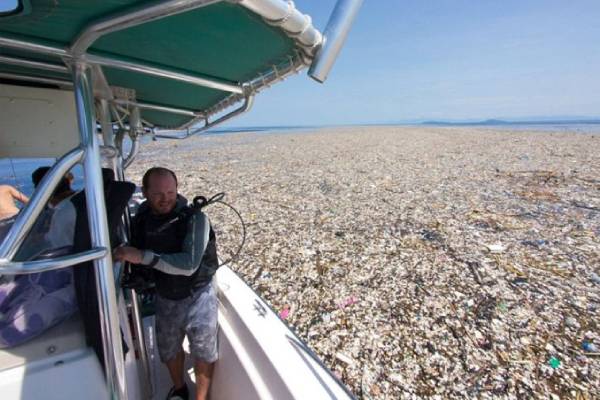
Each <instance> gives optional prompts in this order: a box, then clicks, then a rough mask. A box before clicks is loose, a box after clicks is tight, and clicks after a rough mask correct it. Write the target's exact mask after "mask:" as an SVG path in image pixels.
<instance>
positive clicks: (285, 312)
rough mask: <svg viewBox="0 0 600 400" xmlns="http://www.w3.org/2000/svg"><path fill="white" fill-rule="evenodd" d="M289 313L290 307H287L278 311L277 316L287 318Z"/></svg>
mask: <svg viewBox="0 0 600 400" xmlns="http://www.w3.org/2000/svg"><path fill="white" fill-rule="evenodd" d="M289 315H290V309H289V308H287V307H286V308H284V309H283V310H281V311H280V312H279V317H280V318H281V319H287V317H289Z"/></svg>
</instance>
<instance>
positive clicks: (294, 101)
mask: <svg viewBox="0 0 600 400" xmlns="http://www.w3.org/2000/svg"><path fill="white" fill-rule="evenodd" d="M295 4H296V8H298V9H299V10H300V11H302V12H304V13H307V14H309V15H311V17H312V18H313V24H314V25H315V26H316V27H317V28H318V29H319V30H320V31H323V30H324V28H325V26H326V24H327V21H328V18H329V14H330V12H331V10H333V8H334V5H335V1H334V0H296V1H295ZM599 16H600V1H597V0H573V1H564V0H556V1H555V0H535V1H534V0H520V1H516V0H503V1H496V0H469V1H467V0H428V1H418V0H410V1H409V0H407V1H400V0H365V1H364V3H363V5H362V8H361V10H360V12H359V14H358V17H357V19H356V21H355V24H354V26H353V28H352V31H351V32H350V34H349V35H348V39H347V41H346V44H345V46H344V49H343V50H342V52H341V53H340V56H339V58H338V60H337V62H336V64H335V65H334V67H333V69H332V71H331V73H330V74H329V78H328V80H327V81H326V82H325V84H319V83H317V82H315V81H313V80H312V79H310V78H309V77H308V76H307V74H306V70H304V71H303V72H301V73H300V74H299V75H296V76H294V77H293V78H290V79H288V80H286V81H284V82H282V83H279V84H277V85H275V86H273V87H272V88H271V89H270V90H265V91H264V92H262V93H260V94H259V95H258V96H257V97H256V101H255V104H254V107H253V109H252V110H251V111H250V112H249V113H248V114H246V115H244V116H243V117H241V118H238V119H236V120H234V121H232V122H230V123H229V124H228V125H226V126H229V127H233V126H235V127H242V126H280V125H288V126H289V125H292V126H296V125H301V126H303V125H341V124H386V123H398V122H416V121H424V120H452V121H457V120H468V121H471V120H485V119H492V118H494V119H495V118H500V119H509V120H528V119H539V118H555V119H563V118H569V117H598V116H600V76H599V73H600V22H599V20H598V17H599Z"/></svg>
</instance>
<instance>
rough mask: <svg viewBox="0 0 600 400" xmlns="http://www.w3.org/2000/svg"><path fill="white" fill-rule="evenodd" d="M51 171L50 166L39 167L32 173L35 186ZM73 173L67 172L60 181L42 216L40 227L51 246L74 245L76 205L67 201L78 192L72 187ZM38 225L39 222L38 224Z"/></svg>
mask: <svg viewBox="0 0 600 400" xmlns="http://www.w3.org/2000/svg"><path fill="white" fill-rule="evenodd" d="M48 171H50V167H39V168H38V169H36V170H35V171H33V173H32V174H31V181H32V182H33V187H34V188H36V189H37V188H38V186H39V185H40V183H41V181H42V179H43V178H44V176H46V174H47V173H48ZM72 182H73V174H72V173H70V172H69V173H67V174H66V175H65V176H64V177H63V178H62V179H61V180H60V182H59V183H58V185H57V186H56V189H54V192H53V193H52V196H50V199H49V200H48V207H47V208H46V209H45V210H44V212H43V213H42V215H41V216H40V218H41V219H42V222H41V224H45V226H44V227H39V228H38V230H41V231H42V232H43V234H44V235H45V237H46V240H47V242H48V243H49V247H50V248H54V249H56V248H60V247H66V246H72V245H73V235H74V234H75V217H76V212H75V207H74V206H73V203H72V202H71V201H67V200H69V199H71V198H72V197H73V195H75V194H76V193H77V192H75V191H74V190H73V189H72V188H71V183H72ZM36 225H38V224H36Z"/></svg>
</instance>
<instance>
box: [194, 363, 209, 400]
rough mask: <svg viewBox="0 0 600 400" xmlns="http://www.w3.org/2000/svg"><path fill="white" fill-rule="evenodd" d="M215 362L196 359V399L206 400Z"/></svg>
mask: <svg viewBox="0 0 600 400" xmlns="http://www.w3.org/2000/svg"><path fill="white" fill-rule="evenodd" d="M213 366H214V363H206V362H204V361H199V360H196V361H195V362H194V373H195V374H196V400H206V399H207V398H208V389H209V388H210V381H211V379H212V374H213Z"/></svg>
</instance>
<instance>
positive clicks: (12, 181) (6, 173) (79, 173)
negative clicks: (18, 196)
mask: <svg viewBox="0 0 600 400" xmlns="http://www.w3.org/2000/svg"><path fill="white" fill-rule="evenodd" d="M54 162H55V159H54V158H2V159H0V185H11V186H14V187H15V188H17V189H18V190H19V191H20V192H22V193H23V194H25V195H26V196H31V195H32V194H33V190H34V188H33V182H32V181H31V173H32V172H33V171H35V170H36V169H37V168H39V167H43V166H51V165H52V164H54ZM72 172H73V175H74V176H75V181H74V182H73V188H74V189H75V190H79V189H81V188H82V187H83V169H82V168H81V166H79V165H77V166H75V167H74V168H73V170H72Z"/></svg>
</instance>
